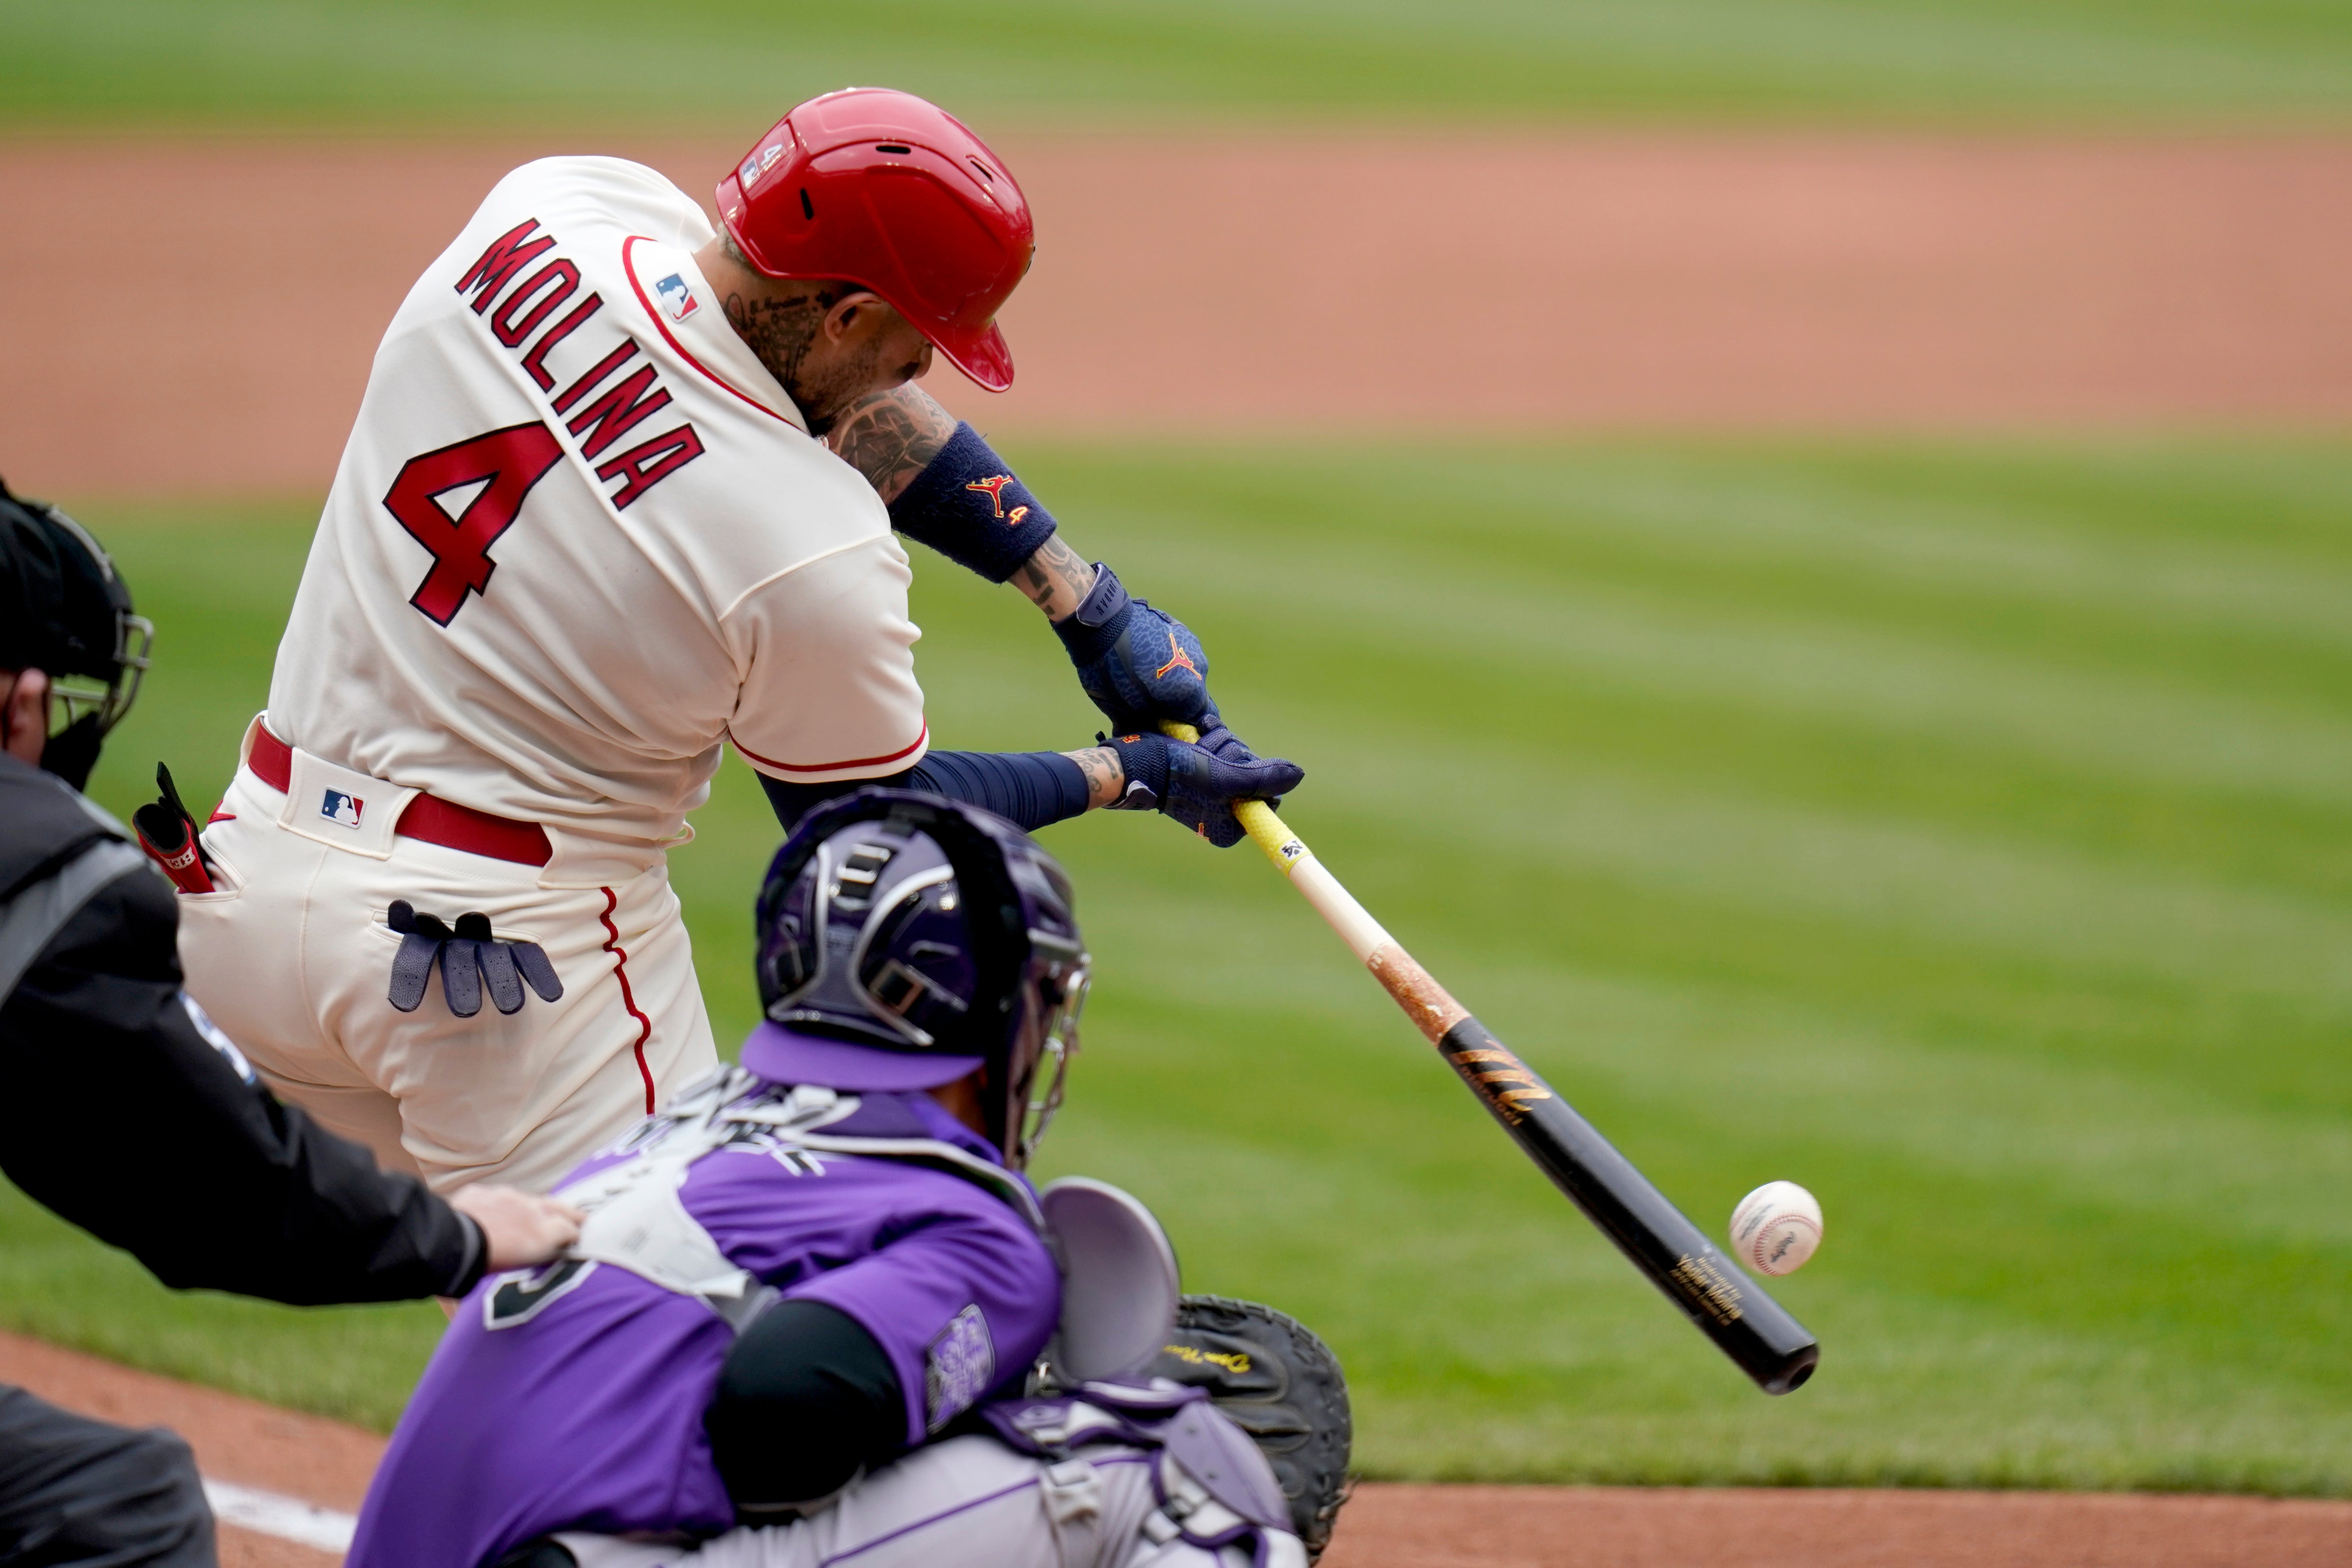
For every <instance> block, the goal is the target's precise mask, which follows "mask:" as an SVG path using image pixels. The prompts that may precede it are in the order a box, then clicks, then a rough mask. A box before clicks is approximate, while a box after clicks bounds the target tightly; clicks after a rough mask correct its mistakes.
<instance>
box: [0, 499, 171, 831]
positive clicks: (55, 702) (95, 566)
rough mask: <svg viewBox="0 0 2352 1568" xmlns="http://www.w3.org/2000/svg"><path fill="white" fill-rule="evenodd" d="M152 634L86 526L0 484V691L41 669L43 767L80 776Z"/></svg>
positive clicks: (122, 702) (127, 694)
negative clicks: (0, 685) (9, 674)
mask: <svg viewBox="0 0 2352 1568" xmlns="http://www.w3.org/2000/svg"><path fill="white" fill-rule="evenodd" d="M154 641H155V628H154V626H152V625H151V624H150V623H149V622H148V621H146V620H145V619H144V618H142V617H141V616H136V615H133V614H132V613H131V589H130V587H129V585H128V584H125V583H124V582H123V581H122V576H121V574H120V573H118V572H117V571H115V569H114V562H113V560H112V559H111V558H110V556H108V554H107V553H106V552H105V551H104V550H102V549H100V547H99V542H98V541H97V540H95V539H92V538H91V537H90V536H89V530H87V529H85V528H83V527H82V525H81V524H79V523H78V522H76V521H74V520H73V519H72V518H70V517H68V516H67V515H66V514H65V513H64V512H62V511H60V510H58V509H57V508H56V507H53V506H50V505H48V504H47V503H46V502H43V501H36V500H21V499H19V498H18V497H16V496H14V495H11V494H9V493H8V487H7V486H6V484H5V483H0V669H8V670H14V671H16V675H15V677H14V678H13V679H11V681H10V683H9V686H8V689H7V690H6V692H5V693H0V699H5V698H8V697H13V696H14V695H15V691H16V684H15V683H16V681H18V680H22V679H24V672H25V671H26V670H28V669H37V670H40V671H42V672H43V673H45V674H46V675H47V676H48V678H49V703H48V708H49V714H50V718H49V723H48V738H47V742H46V743H45V744H44V745H43V746H42V748H41V766H42V767H43V768H45V769H47V771H49V772H50V773H55V774H57V775H58V777H59V778H61V779H63V780H65V781H66V783H68V784H71V785H73V787H74V788H76V789H79V788H81V787H82V786H83V785H84V784H88V783H89V771H90V769H91V768H92V767H93V766H95V765H96V763H97V762H98V751H99V746H100V743H101V742H104V740H105V739H106V733H107V731H110V730H111V729H113V728H114V726H115V725H116V724H118V723H120V722H121V721H122V716H123V715H124V714H125V713H128V712H129V711H131V702H132V701H133V700H135V699H136V698H137V697H138V695H139V683H140V680H141V679H142V678H143V677H144V676H145V674H146V673H147V657H148V652H149V649H150V648H151V647H152V646H153V644H154ZM5 722H6V719H5V708H0V723H5Z"/></svg>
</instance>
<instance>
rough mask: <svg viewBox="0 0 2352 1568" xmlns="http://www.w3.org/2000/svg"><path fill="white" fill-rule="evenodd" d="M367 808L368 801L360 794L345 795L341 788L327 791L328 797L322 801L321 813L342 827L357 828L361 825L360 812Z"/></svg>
mask: <svg viewBox="0 0 2352 1568" xmlns="http://www.w3.org/2000/svg"><path fill="white" fill-rule="evenodd" d="M366 809H367V802H365V801H363V800H362V799H360V797H359V796H357V795H345V794H344V793H343V792H342V791H341V790H339V789H331V790H329V791H327V792H326V798H325V799H324V800H323V801H321V802H320V805H319V815H320V816H323V817H325V818H326V819H327V820H328V821H330V822H331V823H334V824H335V825H336V826H340V827H350V828H357V827H358V826H359V825H360V813H362V812H363V811H365V810H366Z"/></svg>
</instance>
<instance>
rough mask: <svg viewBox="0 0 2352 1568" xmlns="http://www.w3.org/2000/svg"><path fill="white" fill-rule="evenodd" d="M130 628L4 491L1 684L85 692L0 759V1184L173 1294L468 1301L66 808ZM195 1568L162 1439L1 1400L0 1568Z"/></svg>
mask: <svg viewBox="0 0 2352 1568" xmlns="http://www.w3.org/2000/svg"><path fill="white" fill-rule="evenodd" d="M149 635H150V634H149V631H148V628H147V626H146V624H145V623H144V622H143V621H141V620H140V619H139V618H138V617H137V616H133V615H132V614H131V599H130V595H129V593H128V591H127V590H126V589H125V588H124V587H123V584H122V582H121V577H120V576H119V575H118V574H116V573H115V572H114V570H113V566H112V563H110V561H109V560H108V559H107V556H106V554H105V552H103V551H102V550H100V548H99V547H98V544H97V542H96V541H94V540H92V539H91V538H90V537H89V534H88V533H87V532H85V531H83V530H82V529H81V528H80V527H79V524H76V523H75V522H73V521H72V520H71V519H69V518H67V517H66V516H65V515H64V514H63V513H62V512H59V511H57V510H54V509H52V508H48V507H45V506H42V505H40V504H38V503H35V502H26V501H20V500H16V498H14V497H12V496H10V495H8V493H7V490H6V489H5V486H0V691H5V693H7V694H11V695H12V694H13V691H14V682H15V679H20V678H21V674H20V672H22V671H24V670H26V669H28V668H30V669H40V670H44V671H46V672H47V674H48V675H49V676H50V678H51V679H52V681H53V682H56V681H57V680H58V678H60V677H64V678H68V682H67V684H68V686H70V685H72V684H73V682H72V681H71V679H70V678H73V677H79V678H82V679H83V681H84V682H85V683H87V684H86V686H85V689H84V690H83V691H82V692H80V693H74V692H70V691H69V692H67V693H65V694H63V695H62V696H61V698H60V702H61V704H62V705H63V706H64V707H65V709H66V714H67V717H68V723H67V724H66V725H65V726H64V727H63V728H62V729H58V730H55V731H54V732H53V733H51V734H50V736H49V738H48V740H47V746H46V749H45V750H44V752H43V753H42V766H41V767H38V768H36V767H33V766H31V765H30V764H28V763H25V762H22V761H20V760H18V759H17V758H16V757H14V756H10V755H8V754H6V753H5V752H0V1170H5V1172H6V1173H7V1175H8V1176H9V1178H10V1179H11V1180H13V1181H14V1182H16V1184H17V1185H18V1186H20V1187H22V1188H23V1189H24V1190H25V1191H26V1193H27V1194H30V1195H31V1196H33V1197H34V1198H36V1199H37V1200H38V1201H39V1202H41V1203H42V1204H44V1205H47V1206H48V1207H49V1208H51V1209H54V1210H55V1211H56V1212H57V1213H58V1214H59V1215H63V1216H64V1217H65V1218H67V1219H68V1220H71V1221H72V1222H73V1223H74V1224H76V1225H79V1226H82V1227H83V1228H84V1229H86V1230H89V1232H90V1233H91V1234H93V1235H95V1236H97V1237H99V1238H100V1239H101V1240H103V1241H106V1242H109V1243H110V1244H112V1245H113V1246H116V1247H121V1248H122V1249H124V1250H125V1251H127V1252H129V1253H131V1255H132V1256H133V1257H135V1258H138V1259H139V1260H140V1261H141V1262H142V1263H143V1264H145V1265H146V1266H147V1267H148V1268H150V1269H152V1270H153V1271H154V1273H155V1275H156V1276H157V1278H159V1279H162V1280H163V1282H164V1283H165V1284H167V1285H171V1286H173V1287H176V1288H180V1289H190V1288H197V1287H202V1288H208V1289H220V1290H233V1291H236V1292H239V1293H241V1294H244V1295H248V1296H261V1297H267V1298H268V1299H269V1300H277V1301H286V1302H291V1303H295V1304H298V1305H311V1304H318V1303H324V1302H335V1301H389V1300H412V1299H415V1298H419V1297H424V1296H432V1295H444V1296H461V1295H463V1294H465V1293H466V1292H467V1290H469V1289H472V1288H473V1285H474V1283H475V1281H476V1280H477V1279H479V1278H480V1277H481V1274H482V1270H483V1267H484V1264H485V1262H486V1254H487V1246H486V1242H485V1239H484V1237H483V1236H482V1233H481V1230H480V1228H479V1227H478V1226H477V1225H476V1224H475V1223H474V1222H473V1221H472V1220H471V1219H469V1218H467V1216H465V1215H460V1214H458V1213H457V1211H456V1210H455V1209H452V1208H451V1207H450V1206H449V1205H447V1204H446V1203H444V1202H442V1201H441V1200H440V1199H439V1198H437V1197H436V1196H435V1195H434V1194H432V1193H430V1192H428V1191H427V1190H426V1189H425V1187H424V1185H423V1184H420V1183H418V1182H417V1181H415V1179H413V1178H411V1177H409V1176H405V1175H398V1174H394V1173H388V1172H384V1171H381V1170H379V1169H377V1168H376V1164H375V1161H374V1157H373V1155H372V1154H370V1153H369V1152H368V1151H367V1150H365V1149H364V1148H362V1147H361V1146H360V1145H358V1144H355V1143H351V1142H345V1141H344V1140H342V1139H341V1138H338V1137H336V1136H334V1135H333V1134H331V1133H329V1132H326V1131H323V1130H321V1129H320V1128H318V1127H315V1126H313V1125H311V1124H310V1121H308V1120H306V1119H305V1118H304V1116H303V1114H302V1112H301V1111H300V1110H298V1109H297V1108H295V1107H292V1106H289V1105H285V1104H281V1103H280V1102H279V1101H278V1100H277V1099H276V1098H275V1097H274V1096H273V1095H271V1094H270V1093H269V1092H268V1090H267V1089H264V1088H263V1087H262V1086H261V1085H260V1083H259V1081H258V1080H257V1079H256V1078H255V1076H254V1074H253V1071H252V1069H251V1068H249V1067H247V1065H246V1063H245V1060H244V1058H243V1057H242V1056H241V1055H239V1054H238V1052H237V1049H236V1046H235V1045H234V1044H232V1043H231V1042H230V1041H229V1040H228V1038H227V1037H226V1036H224V1035H223V1034H221V1032H220V1031H219V1030H218V1029H216V1028H215V1027H214V1026H213V1025H212V1023H211V1021H210V1020H209V1019H207V1018H206V1017H205V1016H204V1014H203V1012H202V1011H201V1010H200V1009H199V1008H197V1007H196V1006H195V1005H194V1003H193V1002H192V1001H191V1000H190V999H189V998H188V995H187V994H186V993H185V992H184V991H183V990H182V989H181V986H180V964H179V957H178V952H177V947H176V943H177V932H178V927H179V911H178V910H177V908H176V907H175V904H174V902H173V900H174V899H175V897H176V895H175V893H174V891H173V887H172V884H171V883H170V882H169V881H167V880H166V879H164V877H163V874H162V873H161V872H160V871H159V870H158V869H157V868H156V867H155V866H154V864H153V863H152V861H151V860H150V858H149V857H148V855H147V854H146V852H145V851H143V850H142V848H140V847H139V846H138V845H137V843H136V842H135V839H134V836H133V835H132V834H131V833H130V832H129V831H127V830H126V829H125V828H124V827H123V826H122V825H121V824H120V823H118V822H116V821H115V820H114V819H113V818H112V817H110V816H108V815H107V814H106V813H105V812H104V811H102V810H100V808H99V807H98V806H97V805H93V804H92V803H91V802H90V801H89V800H88V799H86V798H85V797H84V796H83V795H81V793H80V791H79V785H80V784H82V783H83V782H84V780H86V779H87V777H88V776H89V768H90V765H91V764H92V763H94V762H95V761H96V760H97V755H98V746H99V742H100V740H101V739H102V738H103V736H104V734H105V731H106V730H107V729H108V728H109V727H110V726H111V724H112V723H113V722H114V721H115V720H117V719H119V718H120V717H121V713H122V711H123V710H126V709H127V708H128V707H129V706H130V700H131V696H132V695H134V694H135V692H136V689H137V682H138V677H139V674H140V672H141V671H142V670H143V668H145V664H146V658H145V647H144V643H145V640H146V638H147V637H148V636H149ZM0 703H5V696H0ZM0 713H5V708H4V707H0ZM108 1127H127V1128H131V1129H136V1130H137V1131H136V1132H135V1133H134V1134H133V1135H132V1136H130V1137H124V1138H112V1137H108V1136H106V1135H105V1129H106V1128H108ZM213 1561H214V1549H213V1533H212V1519H211V1514H210V1511H209V1510H208V1509H207V1508H206V1507H205V1500H204V1496H203V1493H202V1490H201V1488H200V1486H199V1483H198V1481H197V1478H196V1473H195V1466H194V1460H193V1458H191V1456H190V1455H189V1452H188V1448H187V1446H186V1445H185V1444H184V1443H183V1442H181V1440H180V1439H179V1438H177V1437H175V1436H173V1435H172V1434H170V1433H168V1432H164V1431H162V1430H160V1429H159V1430H155V1431H150V1432H131V1431H127V1430H124V1429H122V1428H120V1427H115V1426H107V1425H106V1424H104V1423H102V1422H96V1421H90V1420H87V1419H85V1418H83V1417H81V1416H78V1415H70V1414H68V1413H67V1412H65V1411H62V1410H58V1409H57V1408H55V1407H53V1406H51V1405H46V1404H44V1403H43V1402H42V1401H40V1400H38V1399H36V1398H34V1397H33V1396H32V1395H31V1394H26V1393H25V1392H24V1391H23V1390H22V1389H16V1388H9V1387H5V1385H0V1563H17V1562H25V1563H42V1564H51V1563H55V1564H66V1563H86V1564H107V1565H113V1564H123V1565H129V1564H137V1563H158V1564H169V1565H171V1568H200V1565H209V1564H211V1563H213Z"/></svg>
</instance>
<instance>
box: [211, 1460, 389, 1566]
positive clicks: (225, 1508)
mask: <svg viewBox="0 0 2352 1568" xmlns="http://www.w3.org/2000/svg"><path fill="white" fill-rule="evenodd" d="M205 1501H206V1502H209V1503H211V1504H212V1505H213V1517H214V1518H215V1519H216V1520H218V1521H220V1522H221V1523H223V1524H233V1525H235V1526H236V1527H237V1528H238V1529H239V1530H252V1531H259V1532H260V1533H262V1534H264V1535H274V1536H276V1537H278V1539H279V1540H280V1541H292V1542H299V1544H301V1545H304V1546H315V1547H317V1548H318V1549H319V1550H320V1551H321V1552H349V1551H350V1550H351V1549H352V1535H353V1533H354V1532H356V1531H358V1529H359V1527H360V1521H358V1520H357V1519H356V1518H354V1517H353V1516H352V1515H351V1514H348V1513H340V1512H338V1511H336V1510H333V1509H331V1508H320V1506H319V1505H318V1504H317V1503H314V1502H304V1501H303V1500H301V1499H299V1498H290V1497H281V1496H279V1495H278V1493H276V1492H266V1491H263V1490H262V1489H260V1488H258V1487H241V1486H238V1485H237V1484H236V1482H235V1481H216V1480H213V1479H210V1478H207V1479H205Z"/></svg>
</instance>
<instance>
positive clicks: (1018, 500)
mask: <svg viewBox="0 0 2352 1568" xmlns="http://www.w3.org/2000/svg"><path fill="white" fill-rule="evenodd" d="M890 526H891V527H893V528H895V529H897V530H898V531H899V532H901V533H903V534H905V535H906V536H907V537H908V538H909V539H918V540H920V541H922V542H924V543H925V544H928V545H929V546H930V547H931V548H932V549H934V550H936V551H938V552H940V554H942V555H944V556H946V557H947V558H948V559H949V560H950V561H955V562H960V563H962V564H964V565H966V566H969V567H971V569H972V570H973V571H975V572H977V573H979V574H981V575H982V576H983V577H985V578H987V579H988V580H989V581H990V582H992V583H1002V582H1003V581H1005V580H1006V579H1007V578H1009V577H1011V576H1012V575H1013V572H1014V571H1015V570H1016V569H1018V568H1019V566H1020V565H1021V563H1023V562H1024V561H1026V560H1028V559H1029V557H1031V556H1032V555H1034V554H1036V553H1037V547H1038V546H1039V545H1041V544H1043V543H1045V541H1046V540H1048V539H1050V538H1052V537H1053V533H1054V515H1053V513H1051V512H1049V511H1047V510H1045V508H1044V507H1043V506H1041V505H1039V504H1038V501H1037V498H1036V497H1035V496H1033V495H1031V494H1030V493H1029V489H1028V487H1027V486H1025V485H1024V484H1023V483H1022V482H1021V480H1020V479H1019V478H1018V477H1017V476H1016V475H1015V474H1014V473H1013V469H1012V468H1011V467H1010V466H1009V465H1007V464H1006V462H1005V461H1004V459H1003V458H1000V457H998V456H997V455H996V453H995V451H994V450H993V449H992V447H990V446H989V444H988V443H987V442H986V441H983V440H982V439H981V436H980V432H979V431H977V430H975V429H973V428H972V427H971V426H970V425H961V424H960V425H958V426H956V428H955V434H954V435H953V436H951V437H949V438H948V444H947V445H946V446H944V447H940V455H939V456H938V457H936V458H932V459H931V460H930V462H929V465H927V466H926V467H925V468H924V469H923V471H922V472H921V473H919V474H917V475H916V476H915V479H914V482H913V483H912V484H909V485H908V487H907V488H906V489H905V490H903V491H902V492H900V494H899V496H898V500H894V501H892V502H891V503H890Z"/></svg>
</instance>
